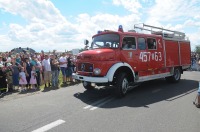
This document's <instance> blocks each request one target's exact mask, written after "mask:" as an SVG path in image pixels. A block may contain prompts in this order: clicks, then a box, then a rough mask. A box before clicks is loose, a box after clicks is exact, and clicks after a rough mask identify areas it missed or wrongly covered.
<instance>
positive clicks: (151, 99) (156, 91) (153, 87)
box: [74, 79, 198, 108]
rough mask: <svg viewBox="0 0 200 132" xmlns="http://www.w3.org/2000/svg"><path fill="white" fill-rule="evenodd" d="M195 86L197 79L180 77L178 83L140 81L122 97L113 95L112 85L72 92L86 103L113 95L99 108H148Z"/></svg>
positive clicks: (182, 94) (183, 94) (179, 96)
mask: <svg viewBox="0 0 200 132" xmlns="http://www.w3.org/2000/svg"><path fill="white" fill-rule="evenodd" d="M197 88H198V81H194V80H184V79H182V80H180V82H179V83H167V82H166V81H165V80H164V79H162V80H161V79H160V80H153V81H148V82H144V83H142V84H141V85H140V86H138V87H137V88H135V89H133V90H131V91H129V93H128V94H127V95H126V96H125V97H123V98H116V97H115V95H114V87H103V88H101V89H94V90H85V91H84V92H83V93H76V94H74V97H76V98H78V99H80V100H81V101H83V102H84V103H86V104H90V103H91V101H95V100H99V99H101V98H104V97H107V96H109V95H111V96H114V97H115V99H114V100H113V101H112V102H110V103H109V105H108V104H107V105H104V106H102V107H101V108H116V107H123V106H128V107H147V108H148V105H150V104H153V103H156V102H159V101H163V100H165V101H174V100H176V99H178V98H181V97H183V96H185V95H187V94H190V93H192V92H194V91H196V90H197ZM90 105H91V104H90Z"/></svg>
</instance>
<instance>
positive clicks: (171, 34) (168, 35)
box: [134, 23, 186, 40]
mask: <svg viewBox="0 0 200 132" xmlns="http://www.w3.org/2000/svg"><path fill="white" fill-rule="evenodd" d="M141 24H142V26H139V25H141ZM141 24H135V25H134V28H135V29H136V28H137V29H141V30H146V31H150V32H151V34H155V35H161V36H162V37H163V38H164V39H175V40H186V39H185V33H183V32H178V31H173V30H169V29H164V28H161V27H155V26H151V25H146V24H144V23H141Z"/></svg>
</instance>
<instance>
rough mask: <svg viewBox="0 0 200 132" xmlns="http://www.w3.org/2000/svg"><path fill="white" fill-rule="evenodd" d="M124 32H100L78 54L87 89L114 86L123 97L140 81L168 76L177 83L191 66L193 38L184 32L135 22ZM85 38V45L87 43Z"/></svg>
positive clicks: (78, 75) (78, 76) (78, 69)
mask: <svg viewBox="0 0 200 132" xmlns="http://www.w3.org/2000/svg"><path fill="white" fill-rule="evenodd" d="M134 28H135V29H140V30H145V31H150V32H151V34H144V33H138V32H136V31H135V30H130V31H128V32H124V31H123V28H122V26H119V29H118V31H110V30H105V31H99V32H98V33H97V34H96V35H94V36H93V37H92V43H91V46H90V48H89V49H88V50H86V51H83V52H81V53H79V54H78V56H77V62H76V73H74V74H73V78H74V79H77V80H81V81H82V82H83V86H84V88H86V89H88V90H89V89H93V88H94V87H95V86H96V85H97V86H115V92H116V94H117V96H119V97H122V96H124V95H125V94H126V93H127V91H128V90H129V89H131V88H133V87H134V86H136V85H137V84H138V83H139V82H144V81H149V80H154V79H159V78H165V79H166V80H167V81H170V82H178V81H179V80H180V77H181V74H182V73H183V71H185V70H187V69H188V68H189V67H190V65H191V60H190V54H191V50H190V41H189V40H188V39H186V36H185V33H182V32H178V31H172V30H168V29H163V28H159V27H155V26H150V25H146V24H140V25H135V26H134ZM88 43H89V42H88V41H85V44H88Z"/></svg>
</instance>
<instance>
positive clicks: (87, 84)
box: [83, 81, 94, 90]
mask: <svg viewBox="0 0 200 132" xmlns="http://www.w3.org/2000/svg"><path fill="white" fill-rule="evenodd" d="M83 87H84V88H85V89H87V90H91V89H94V86H92V85H91V83H90V82H86V81H84V82H83Z"/></svg>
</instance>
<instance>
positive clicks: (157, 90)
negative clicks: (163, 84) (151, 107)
mask: <svg viewBox="0 0 200 132" xmlns="http://www.w3.org/2000/svg"><path fill="white" fill-rule="evenodd" d="M160 90H161V89H156V90H153V91H152V93H157V92H159V91H160Z"/></svg>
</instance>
